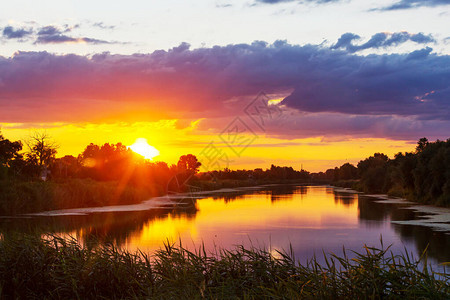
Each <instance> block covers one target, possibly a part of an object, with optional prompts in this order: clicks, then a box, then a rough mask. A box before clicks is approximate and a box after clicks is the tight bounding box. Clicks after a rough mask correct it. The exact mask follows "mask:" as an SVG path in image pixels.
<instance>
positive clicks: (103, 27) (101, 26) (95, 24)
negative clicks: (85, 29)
mask: <svg viewBox="0 0 450 300" xmlns="http://www.w3.org/2000/svg"><path fill="white" fill-rule="evenodd" d="M92 26H94V27H98V28H100V29H107V30H112V29H115V28H116V26H115V25H106V24H105V23H103V22H96V23H94V24H92Z"/></svg>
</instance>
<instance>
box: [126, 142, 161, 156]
mask: <svg viewBox="0 0 450 300" xmlns="http://www.w3.org/2000/svg"><path fill="white" fill-rule="evenodd" d="M129 148H130V149H131V150H133V151H134V152H136V153H137V154H140V155H142V156H143V157H144V158H146V159H153V158H154V157H155V156H158V155H159V150H158V149H156V148H155V147H153V146H150V145H149V144H148V143H147V139H144V138H138V139H137V140H136V142H134V144H133V145H131V146H129Z"/></svg>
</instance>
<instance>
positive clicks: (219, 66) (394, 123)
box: [0, 36, 450, 139]
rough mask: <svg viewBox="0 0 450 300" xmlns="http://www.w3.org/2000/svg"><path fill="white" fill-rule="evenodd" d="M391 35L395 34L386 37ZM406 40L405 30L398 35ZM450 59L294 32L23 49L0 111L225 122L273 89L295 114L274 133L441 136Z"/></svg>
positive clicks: (6, 79) (24, 115)
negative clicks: (219, 42)
mask: <svg viewBox="0 0 450 300" xmlns="http://www.w3.org/2000/svg"><path fill="white" fill-rule="evenodd" d="M409 38H410V37H409ZM353 39H354V38H353V36H348V38H347V40H350V41H352V40H353ZM388 39H393V37H392V36H390V37H388V38H387V39H384V43H386V41H387V40H388ZM397 40H402V36H401V37H397V38H396V39H393V40H392V43H396V41H397ZM338 43H339V42H338ZM342 43H344V42H342ZM340 48H341V47H340ZM449 66H450V56H448V55H438V54H433V53H432V49H431V48H429V47H427V48H424V49H422V50H417V51H414V52H411V53H407V54H390V55H374V54H373V55H368V56H359V55H356V54H352V53H349V52H348V51H343V50H339V49H330V48H326V47H323V46H320V45H305V46H299V45H291V44H288V43H287V42H285V41H277V42H275V43H273V44H267V43H265V42H254V43H252V44H236V45H228V46H214V47H212V48H200V49H192V50H191V49H190V47H189V45H188V44H185V43H183V44H181V45H180V46H179V47H175V48H173V49H171V50H169V51H164V50H158V51H155V52H153V53H151V54H134V55H111V54H109V53H104V54H97V55H94V56H92V57H86V56H79V55H55V54H50V53H47V52H20V53H18V54H16V55H15V56H14V57H11V58H4V57H0V121H3V122H8V121H9V122H51V121H61V122H63V121H91V120H93V119H95V118H107V117H111V116H116V117H115V118H117V115H120V114H123V115H128V116H130V115H132V116H133V117H134V118H138V119H139V120H149V118H207V119H209V120H210V121H211V122H212V123H211V124H213V123H214V124H215V125H211V126H213V127H214V128H215V129H219V130H220V129H223V127H221V126H222V125H223V124H222V123H220V122H219V120H222V119H224V120H228V121H229V120H230V117H234V116H236V115H239V114H243V109H244V107H245V106H246V104H247V103H248V101H249V100H250V99H252V98H253V97H255V96H256V95H257V94H258V93H259V92H260V91H265V92H266V93H268V94H272V95H274V94H279V95H288V96H287V97H285V98H284V100H283V101H282V102H281V104H280V105H282V107H284V109H286V112H287V113H288V115H289V118H288V119H287V120H286V122H288V124H291V125H289V126H287V127H283V126H284V125H282V124H281V123H278V125H277V124H273V125H271V127H270V130H268V132H267V134H276V135H280V136H285V137H287V138H293V137H295V136H303V135H304V134H305V133H306V134H309V135H320V133H322V135H326V134H328V132H332V133H334V134H342V135H347V134H349V135H351V134H355V135H367V136H370V135H376V136H380V137H382V136H389V137H395V138H401V137H403V138H409V137H411V136H413V135H415V134H417V133H418V132H420V133H421V135H427V136H431V135H433V134H436V133H439V134H440V133H442V134H443V133H445V132H450V121H449V120H450V85H449V82H450V68H449ZM155 108H157V110H155ZM214 120H215V121H214ZM213 121H214V122H213ZM321 122H322V123H323V124H321ZM296 124H297V125H296ZM412 125H414V126H412ZM283 128H285V129H283ZM286 128H287V129H286ZM283 132H284V133H283ZM415 138H416V137H414V139H415ZM440 138H448V136H440Z"/></svg>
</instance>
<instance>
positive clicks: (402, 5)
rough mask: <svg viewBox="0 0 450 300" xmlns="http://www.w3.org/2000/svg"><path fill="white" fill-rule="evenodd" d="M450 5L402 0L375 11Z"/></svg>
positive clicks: (432, 0) (440, 0) (444, 0)
mask: <svg viewBox="0 0 450 300" xmlns="http://www.w3.org/2000/svg"><path fill="white" fill-rule="evenodd" d="M449 4H450V0H401V1H398V2H395V3H394V4H392V5H389V6H386V7H382V8H375V9H373V10H381V11H389V10H400V9H410V8H416V7H434V6H440V5H449Z"/></svg>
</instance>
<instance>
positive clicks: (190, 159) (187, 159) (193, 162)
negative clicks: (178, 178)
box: [177, 154, 202, 174]
mask: <svg viewBox="0 0 450 300" xmlns="http://www.w3.org/2000/svg"><path fill="white" fill-rule="evenodd" d="M201 165H202V164H201V163H200V162H199V161H198V160H197V157H196V156H195V155H193V154H187V155H182V156H181V157H180V159H179V160H178V163H177V167H178V171H179V172H188V173H191V174H196V173H197V172H198V170H199V168H200V166H201Z"/></svg>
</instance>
